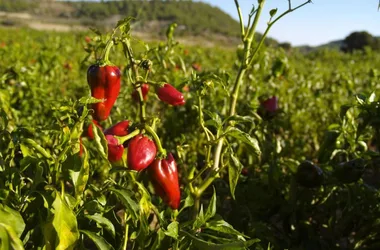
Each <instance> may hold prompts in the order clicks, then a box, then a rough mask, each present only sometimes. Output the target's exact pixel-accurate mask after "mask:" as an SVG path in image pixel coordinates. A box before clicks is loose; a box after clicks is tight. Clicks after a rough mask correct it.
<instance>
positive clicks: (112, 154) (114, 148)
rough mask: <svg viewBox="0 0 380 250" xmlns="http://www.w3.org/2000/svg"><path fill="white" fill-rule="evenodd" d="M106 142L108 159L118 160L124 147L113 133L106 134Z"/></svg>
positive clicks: (111, 160)
mask: <svg viewBox="0 0 380 250" xmlns="http://www.w3.org/2000/svg"><path fill="white" fill-rule="evenodd" d="M106 139H107V143H108V160H109V161H110V162H116V161H119V160H120V159H121V158H122V157H123V152H124V147H123V145H121V144H119V141H118V140H117V139H116V138H115V137H114V136H113V135H106Z"/></svg>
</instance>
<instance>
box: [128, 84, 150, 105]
mask: <svg viewBox="0 0 380 250" xmlns="http://www.w3.org/2000/svg"><path fill="white" fill-rule="evenodd" d="M141 92H142V96H143V99H144V101H146V99H148V92H149V84H147V83H144V84H143V85H141ZM132 98H133V100H135V101H136V102H138V101H140V98H139V93H138V92H137V90H136V89H135V90H133V92H132Z"/></svg>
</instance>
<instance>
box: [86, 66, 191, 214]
mask: <svg viewBox="0 0 380 250" xmlns="http://www.w3.org/2000/svg"><path fill="white" fill-rule="evenodd" d="M120 78H121V73H120V70H119V69H118V67H116V66H112V65H101V64H94V65H92V66H90V67H89V69H88V71H87V82H88V85H89V86H90V89H91V96H92V97H94V98H96V99H100V100H102V101H101V102H98V103H94V104H92V109H93V110H94V113H93V121H92V124H90V125H89V126H88V128H87V131H86V134H85V136H87V137H88V138H89V139H93V138H94V133H93V129H94V126H98V127H99V128H100V129H101V130H102V127H101V126H100V122H102V121H104V120H106V119H107V118H108V117H109V115H110V113H111V110H112V107H113V105H114V104H115V101H116V99H117V97H118V95H119V92H120ZM149 87H150V86H149V84H147V83H144V84H141V93H142V97H143V100H144V101H145V100H146V99H147V94H148V92H149ZM155 91H156V94H157V96H158V98H159V99H160V100H161V101H163V102H165V103H167V104H170V105H173V106H178V105H184V104H185V99H184V96H183V95H182V93H181V92H179V91H178V90H177V89H176V88H174V87H173V86H172V85H170V84H169V83H165V84H162V85H156V86H155ZM132 98H133V99H134V100H136V101H139V94H138V92H137V90H134V91H133V93H132ZM129 125H130V122H129V121H127V120H125V121H121V122H119V123H116V124H115V125H113V126H112V127H110V128H107V129H105V130H104V131H103V133H104V135H105V138H106V140H107V144H108V160H109V161H110V162H111V163H115V162H118V161H120V160H121V159H122V157H123V154H124V150H125V147H126V148H127V164H128V168H129V169H131V170H135V171H142V170H144V169H147V172H148V175H149V177H150V180H151V182H152V184H153V186H154V189H155V192H156V194H158V195H159V196H160V197H161V198H162V200H163V201H164V202H165V203H166V204H167V205H168V206H170V207H171V208H172V209H178V207H179V205H180V199H181V193H180V187H179V181H178V171H177V164H176V161H175V159H174V157H173V155H172V154H170V153H169V154H167V155H165V154H158V153H157V147H156V143H155V141H154V140H151V139H150V137H149V136H148V135H147V134H143V133H141V132H139V133H138V134H137V135H135V136H134V137H132V138H129V140H127V141H126V142H120V141H119V139H118V137H123V136H127V135H129V134H130V133H129V131H128V129H129Z"/></svg>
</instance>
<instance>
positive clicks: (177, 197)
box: [148, 153, 181, 209]
mask: <svg viewBox="0 0 380 250" xmlns="http://www.w3.org/2000/svg"><path fill="white" fill-rule="evenodd" d="M148 171H149V175H150V179H151V181H152V183H153V186H154V190H155V191H156V193H157V194H158V195H159V196H160V197H161V199H162V200H164V202H165V203H166V204H167V205H169V206H170V207H171V208H172V209H178V208H179V204H180V202H181V191H180V188H179V183H178V171H177V163H176V162H175V160H174V157H173V155H172V154H170V153H169V154H168V156H167V158H166V159H156V160H154V162H153V163H152V164H151V165H150V167H149V168H148Z"/></svg>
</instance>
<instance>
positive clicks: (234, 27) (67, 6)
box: [0, 0, 239, 36]
mask: <svg viewBox="0 0 380 250" xmlns="http://www.w3.org/2000/svg"><path fill="white" fill-rule="evenodd" d="M0 11H6V12H17V11H18V12H19V11H23V12H28V13H30V14H35V15H39V16H46V17H49V18H52V17H54V18H59V19H62V20H64V19H67V20H72V19H75V20H77V21H79V22H80V23H82V24H85V25H89V24H91V25H96V26H107V25H108V24H109V22H110V21H113V19H115V18H116V19H117V17H118V16H122V17H124V16H133V17H135V18H136V20H138V21H139V23H140V24H141V25H139V26H141V27H142V26H144V24H147V23H148V24H151V22H153V21H155V22H157V21H158V22H159V23H160V24H163V25H164V24H167V23H171V22H176V23H178V24H179V25H180V27H179V29H178V30H179V32H181V33H184V34H191V35H200V34H202V35H203V34H207V33H215V34H221V35H225V36H238V34H239V25H238V22H237V21H236V20H234V19H233V18H232V17H231V16H229V15H228V14H226V13H225V12H223V11H222V10H220V9H219V8H216V7H212V6H210V5H208V4H206V3H203V2H192V1H160V0H159V1H157V0H155V1H130V0H124V1H101V2H88V1H80V2H79V1H76V2H68V1H47V0H45V1H44V0H40V1H28V0H2V1H0ZM115 16H116V17H115ZM113 17H115V18H113ZM154 28H155V29H156V27H154Z"/></svg>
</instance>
